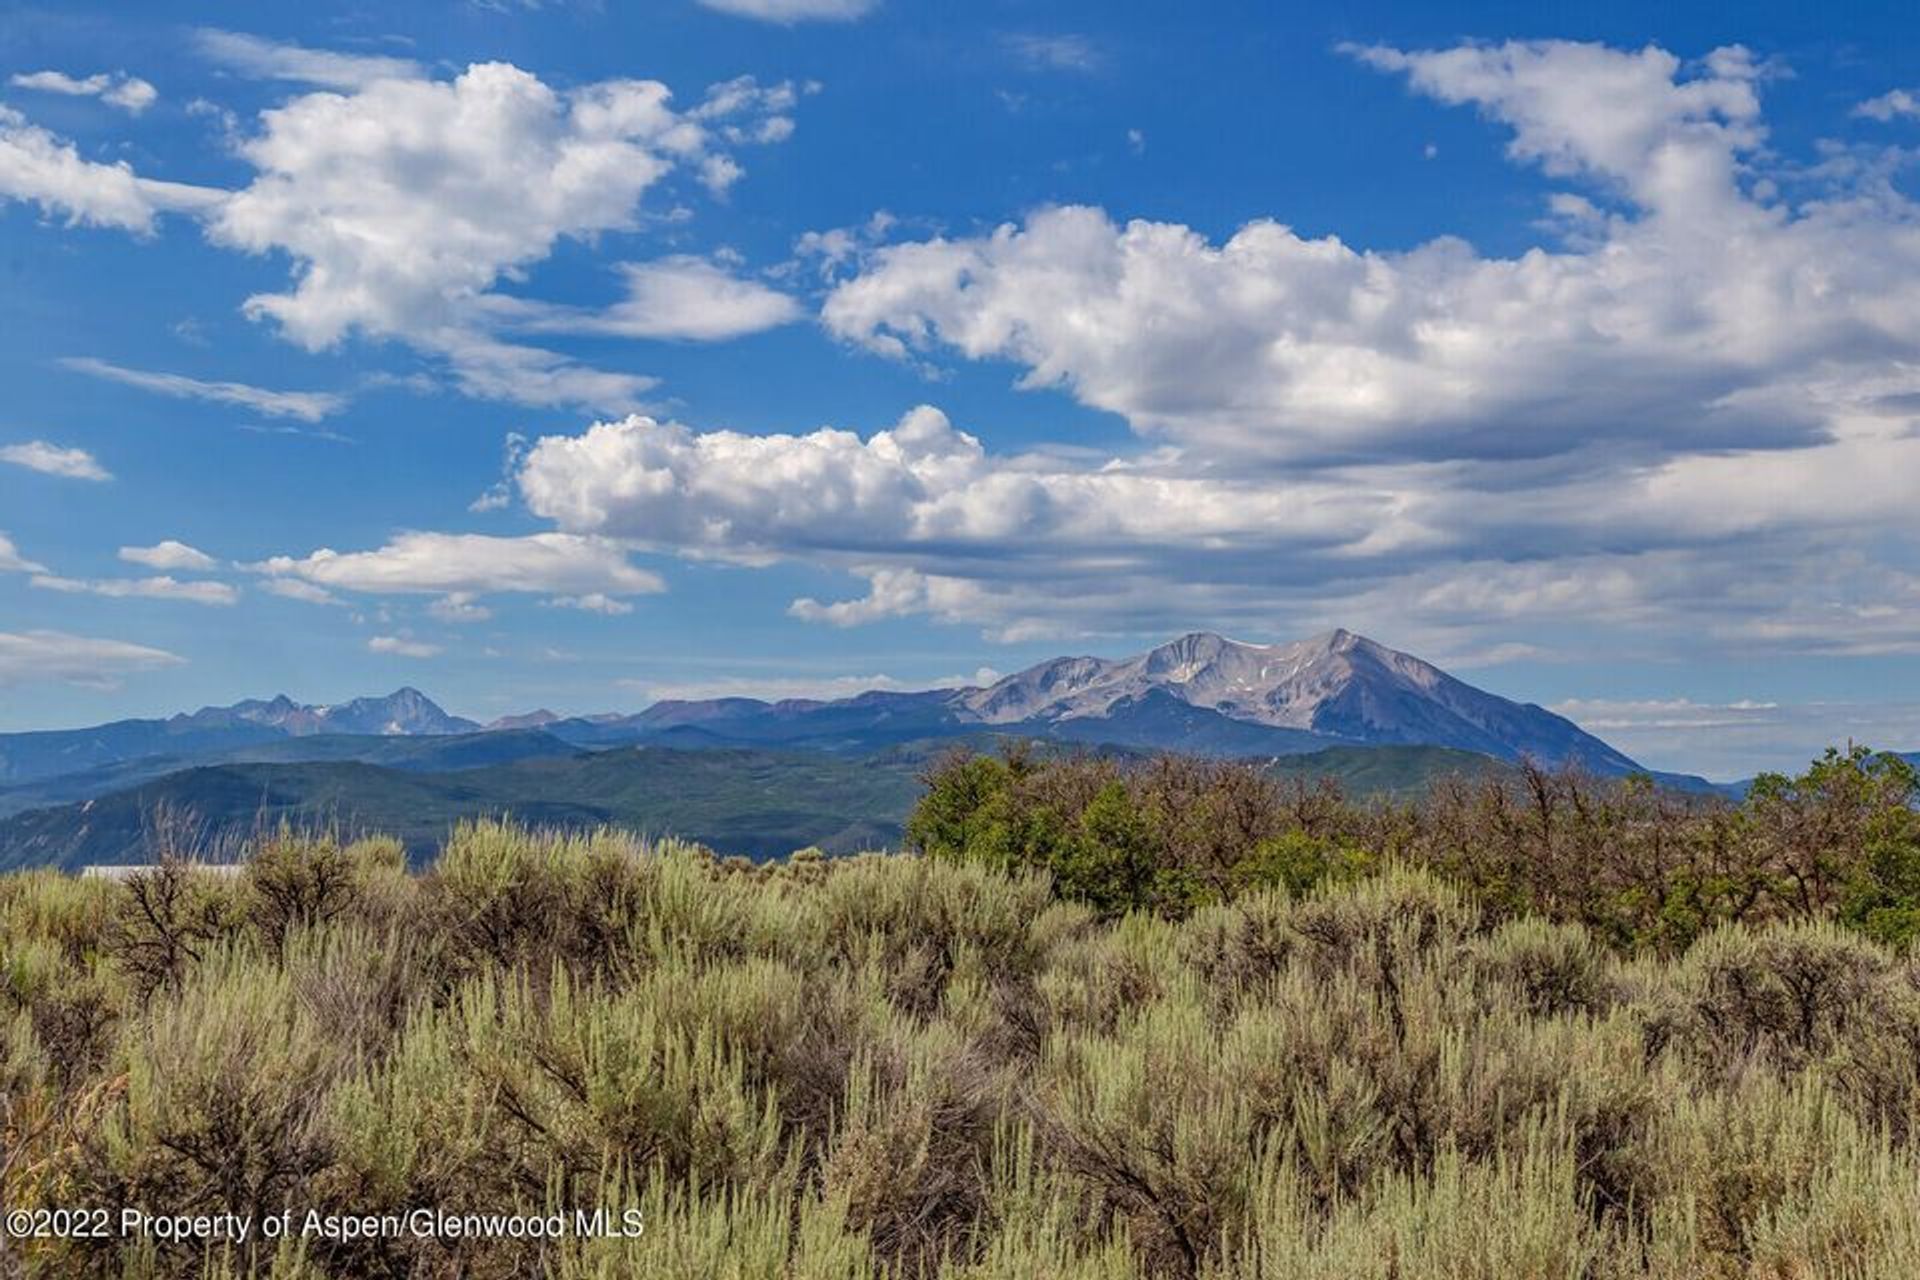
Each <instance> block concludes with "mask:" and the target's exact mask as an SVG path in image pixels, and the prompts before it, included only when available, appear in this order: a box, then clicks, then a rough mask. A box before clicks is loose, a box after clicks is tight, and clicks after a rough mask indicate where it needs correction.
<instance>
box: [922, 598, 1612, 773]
mask: <svg viewBox="0 0 1920 1280" xmlns="http://www.w3.org/2000/svg"><path fill="white" fill-rule="evenodd" d="M1150 695H1152V696H1160V697H1170V698H1172V699H1174V700H1176V701H1178V702H1180V703H1184V704H1186V705H1187V706H1189V707H1195V708H1201V709H1204V710H1207V711H1212V712H1215V713H1217V714H1219V715H1221V716H1223V717H1225V718H1227V719H1229V720H1233V721H1239V722H1241V723H1243V724H1250V725H1264V726H1266V727H1268V728H1271V729H1288V730H1295V731H1300V732H1305V733H1310V734H1314V735H1318V736H1321V737H1325V738H1329V739H1336V740H1339V741H1342V742H1349V743H1363V744H1375V743H1421V744H1426V745H1432V746H1444V747H1459V748H1462V749H1465V750H1469V751H1479V752H1483V753H1485V754H1487V755H1492V756H1498V757H1501V758H1503V759H1517V758H1518V757H1520V756H1523V755H1524V756H1531V757H1533V758H1534V759H1537V760H1540V761H1542V762H1546V763H1556V764H1557V763H1560V762H1563V761H1577V762H1579V763H1581V764H1583V765H1585V766H1586V767H1588V768H1591V769H1595V770H1598V771H1600V772H1604V773H1624V772H1629V771H1631V770H1633V769H1634V768H1635V767H1636V766H1635V765H1634V763H1633V761H1631V760H1629V759H1628V758H1627V757H1626V756H1624V755H1622V754H1621V753H1620V752H1618V751H1616V750H1614V749H1613V748H1612V747H1610V746H1608V745H1607V744H1606V743H1604V742H1602V741H1600V740H1599V739H1598V738H1596V737H1594V736H1593V735H1591V734H1589V733H1586V732H1584V731H1583V730H1582V729H1580V727H1579V726H1578V725H1576V724H1574V723H1573V722H1572V721H1570V720H1567V719H1565V718H1564V717H1562V716H1557V715H1555V714H1553V713H1552V712H1550V711H1547V710H1545V709H1544V708H1541V707H1537V706H1531V705H1523V704H1521V703H1516V702H1511V701H1509V700H1508V699H1506V698H1502V697H1498V696H1496V695H1494V694H1491V693H1487V692H1485V691H1483V690H1480V689H1476V688H1474V687H1473V686H1472V685H1469V684H1467V683H1465V682H1464V681H1461V680H1456V679H1455V678H1454V677H1452V676H1450V675H1448V674H1447V673H1446V672H1444V671H1442V670H1440V668H1438V667H1436V666H1434V665H1433V664H1432V663H1429V662H1425V661H1422V660H1421V659H1419V658H1416V657H1414V656H1412V655H1411V654H1406V653H1401V652H1399V651H1398V650H1395V649H1389V648H1388V647H1387V646H1385V645H1383V644H1380V643H1379V642H1377V641H1374V640H1369V639H1367V638H1366V637H1365V636H1361V635H1355V634H1354V633H1353V632H1351V631H1343V630H1336V631H1330V632H1327V633H1326V634H1325V635H1320V636H1315V637H1313V638H1312V639H1309V640H1301V641H1297V642H1295V643H1293V644H1277V645H1263V644H1248V643H1245V642H1243V641H1239V640H1229V639H1227V638H1226V637H1225V636H1219V635H1215V634H1213V633H1211V632H1206V631H1196V632H1193V633H1192V634H1190V635H1185V636H1181V637H1180V638H1179V639H1178V640H1174V641H1172V642H1170V643H1168V644H1163V645H1160V646H1159V647H1157V648H1154V649H1149V650H1147V651H1146V652H1145V653H1142V654H1137V655H1135V656H1133V657H1131V658H1120V659H1113V660H1108V659H1102V658H1088V657H1077V658H1055V659H1053V660H1051V661H1049V662H1043V663H1041V664H1039V665H1038V666H1034V667H1029V668H1028V669H1027V670H1025V671H1020V672H1016V673H1015V674H1013V675H1010V676H1008V677H1006V678H1005V679H1004V680H1001V681H999V682H997V683H995V684H992V685H989V686H988V687H986V688H984V689H973V690H964V691H962V692H961V694H960V695H959V697H958V699H957V701H958V705H959V707H960V708H961V709H963V710H964V711H966V712H968V713H970V714H972V715H973V716H975V717H977V718H978V719H979V720H980V722H982V723H984V724H989V725H1019V724H1031V723H1045V724H1067V723H1073V722H1079V723H1078V724H1075V728H1077V729H1082V730H1086V731H1092V730H1093V727H1094V725H1095V724H1096V723H1097V722H1099V721H1101V720H1103V719H1107V718H1111V717H1113V716H1115V715H1116V714H1132V713H1133V712H1134V711H1135V709H1136V708H1138V707H1139V706H1140V705H1142V703H1143V701H1144V700H1147V699H1148V698H1149V697H1150ZM1075 736H1082V735H1081V734H1079V733H1076V735H1075Z"/></svg>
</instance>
